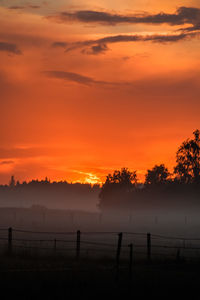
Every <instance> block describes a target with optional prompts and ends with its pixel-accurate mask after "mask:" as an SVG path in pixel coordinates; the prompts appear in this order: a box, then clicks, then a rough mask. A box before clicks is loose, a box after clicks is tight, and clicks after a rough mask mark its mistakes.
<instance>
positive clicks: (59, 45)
mask: <svg viewBox="0 0 200 300" xmlns="http://www.w3.org/2000/svg"><path fill="white" fill-rule="evenodd" d="M68 45H69V43H66V42H54V43H53V44H52V47H53V48H66V47H67V46H68Z"/></svg>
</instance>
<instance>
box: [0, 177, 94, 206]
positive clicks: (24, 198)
mask: <svg viewBox="0 0 200 300" xmlns="http://www.w3.org/2000/svg"><path fill="white" fill-rule="evenodd" d="M99 192H100V187H99V185H93V186H92V185H90V184H81V183H68V182H66V181H61V182H50V180H49V179H48V178H46V179H45V180H40V181H39V180H32V181H30V182H26V181H24V182H23V183H19V182H18V181H17V182H16V181H15V178H14V176H12V177H11V180H10V183H9V184H8V185H0V206H14V207H15V206H16V207H19V206H21V207H30V206H32V205H41V206H45V207H49V208H65V209H82V210H84V209H85V210H95V208H96V203H97V201H98V195H99Z"/></svg>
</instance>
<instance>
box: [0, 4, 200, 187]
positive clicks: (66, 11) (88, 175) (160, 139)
mask: <svg viewBox="0 0 200 300" xmlns="http://www.w3.org/2000/svg"><path fill="white" fill-rule="evenodd" d="M0 23H1V25H2V26H0V91H1V97H0V111H1V119H0V120H1V121H0V124H1V128H0V139H1V145H0V183H3V184H4V183H7V182H8V181H9V178H10V176H11V175H13V174H14V175H15V177H16V179H17V180H20V181H24V180H31V179H36V178H38V179H43V178H45V177H46V176H47V177H48V178H50V179H51V180H52V181H58V180H67V181H68V182H83V183H91V184H95V183H102V182H103V181H104V180H105V177H106V175H107V174H108V173H110V172H112V171H113V170H115V169H120V168H122V167H128V168H129V169H130V170H137V174H138V178H139V179H140V180H143V179H144V174H145V172H146V170H147V169H149V168H152V167H153V166H154V165H155V164H162V163H164V164H165V165H166V166H167V167H168V168H169V170H170V171H171V170H172V169H173V166H174V164H175V153H176V151H177V148H178V146H179V145H180V143H181V142H182V141H183V140H185V139H187V138H188V137H191V135H192V132H193V131H194V130H195V129H197V128H200V118H199V111H200V102H199V95H200V82H199V81H200V79H199V78H200V77H199V74H200V70H199V69H200V54H199V49H200V39H199V34H200V2H199V0H175V1H169V0H163V1H158V0H148V1H147V0H134V1H133V0H123V1H122V0H115V1H113V0H110V1H105V0H97V1H95V2H94V1H89V0H84V1H83V0H76V1H74V0H57V1H52V0H47V1H41V0H35V1H32V2H31V1H25V0H24V1H22V0H15V1H13V0H0Z"/></svg>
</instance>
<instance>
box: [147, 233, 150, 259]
mask: <svg viewBox="0 0 200 300" xmlns="http://www.w3.org/2000/svg"><path fill="white" fill-rule="evenodd" d="M147 261H148V262H150V261H151V234H150V233H147Z"/></svg>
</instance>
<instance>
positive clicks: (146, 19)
mask: <svg viewBox="0 0 200 300" xmlns="http://www.w3.org/2000/svg"><path fill="white" fill-rule="evenodd" d="M47 18H48V19H49V20H52V21H56V22H58V23H69V22H81V23H97V24H101V25H117V24H123V23H124V24H126V23H128V24H139V23H145V24H165V23H167V24H170V25H183V24H187V23H189V24H196V23H197V22H198V20H199V18H200V9H199V8H196V7H184V6H182V7H179V8H178V9H177V10H176V12H175V13H173V14H168V13H164V12H161V13H159V14H148V13H143V14H134V15H122V14H113V13H109V12H102V11H94V10H79V11H75V12H67V11H65V12H60V13H58V14H57V15H55V16H47Z"/></svg>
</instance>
